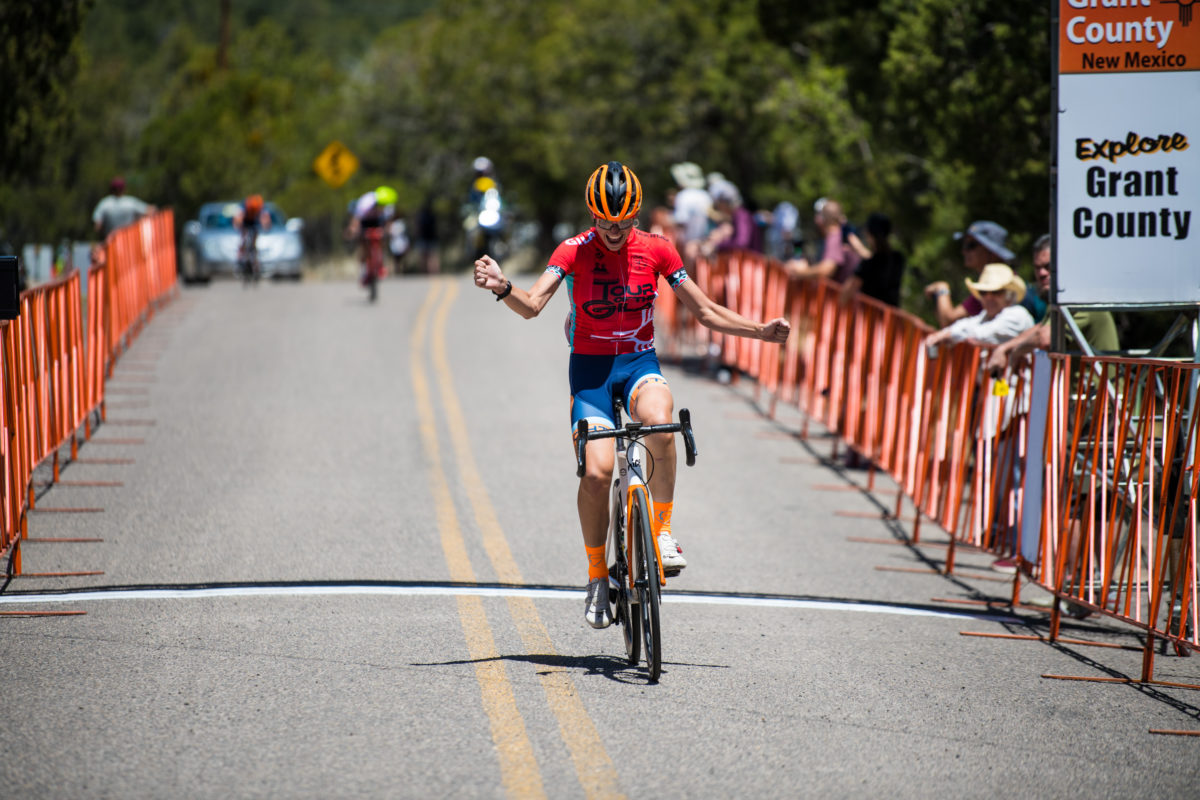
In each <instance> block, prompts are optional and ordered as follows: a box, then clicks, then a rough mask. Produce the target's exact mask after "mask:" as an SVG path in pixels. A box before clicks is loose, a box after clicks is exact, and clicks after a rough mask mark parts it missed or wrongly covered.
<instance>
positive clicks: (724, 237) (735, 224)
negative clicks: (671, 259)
mask: <svg viewBox="0 0 1200 800" xmlns="http://www.w3.org/2000/svg"><path fill="white" fill-rule="evenodd" d="M708 193H709V194H710V195H711V196H712V202H713V211H714V215H713V216H714V217H715V218H716V221H717V226H716V228H714V229H713V230H712V231H711V232H710V233H709V234H708V238H707V239H706V240H705V242H704V246H703V248H702V250H703V251H704V253H705V254H706V255H708V254H711V253H719V252H724V251H727V250H754V251H756V252H762V236H761V234H760V232H759V228H758V221H757V220H755V218H754V214H753V213H751V211H750V209H748V208H746V204H745V203H744V202H742V193H741V192H740V191H739V190H738V188H737V187H736V186H734V185H733V184H732V183H730V182H729V181H727V180H725V179H723V178H722V179H718V180H716V181H713V182H712V183H710V184H709V186H708Z"/></svg>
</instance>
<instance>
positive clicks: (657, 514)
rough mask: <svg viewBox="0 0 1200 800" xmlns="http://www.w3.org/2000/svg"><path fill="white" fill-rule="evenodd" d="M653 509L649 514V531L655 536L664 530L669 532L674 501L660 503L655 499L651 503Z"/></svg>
mask: <svg viewBox="0 0 1200 800" xmlns="http://www.w3.org/2000/svg"><path fill="white" fill-rule="evenodd" d="M653 506H654V511H653V512H652V513H651V514H650V531H651V533H653V534H654V535H655V536H658V535H659V534H660V533H663V532H664V531H665V532H666V533H670V532H671V509H673V508H674V507H675V503H674V502H670V503H660V502H658V501H657V500H655V501H654V503H653Z"/></svg>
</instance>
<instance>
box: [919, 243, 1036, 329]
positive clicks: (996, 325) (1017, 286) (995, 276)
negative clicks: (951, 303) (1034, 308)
mask: <svg viewBox="0 0 1200 800" xmlns="http://www.w3.org/2000/svg"><path fill="white" fill-rule="evenodd" d="M966 284H967V290H968V291H970V292H971V294H972V295H974V296H975V297H977V298H978V299H979V302H980V303H982V304H983V311H981V312H979V313H978V314H976V315H974V316H971V317H963V318H962V319H960V320H958V321H957V322H954V323H952V324H950V325H949V326H947V327H945V328H942V329H941V330H940V331H937V332H936V333H934V334H931V335H930V336H929V337H928V338H927V339H926V340H925V344H926V346H927V347H932V346H934V345H937V344H940V343H941V342H961V341H963V340H967V339H969V340H971V341H973V342H976V343H978V344H982V345H996V344H1000V343H1001V342H1007V341H1008V340H1009V339H1011V338H1013V337H1014V336H1016V335H1017V334H1019V333H1021V332H1022V331H1024V330H1026V329H1028V328H1032V327H1033V317H1031V316H1030V315H1029V312H1028V311H1027V310H1026V309H1025V307H1024V306H1022V305H1020V302H1021V298H1022V297H1024V296H1025V281H1023V280H1021V277H1020V276H1019V275H1017V274H1016V273H1014V272H1013V271H1012V267H1010V266H1008V265H1007V264H1000V263H995V264H988V265H987V266H985V267H984V268H983V271H982V272H981V273H980V274H979V280H977V281H973V280H971V279H970V278H967V280H966Z"/></svg>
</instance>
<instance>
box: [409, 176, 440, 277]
mask: <svg viewBox="0 0 1200 800" xmlns="http://www.w3.org/2000/svg"><path fill="white" fill-rule="evenodd" d="M415 233H416V237H417V253H418V254H419V255H420V257H421V269H422V271H424V272H425V273H426V274H428V275H433V274H435V273H438V272H441V271H442V257H441V253H440V252H439V250H438V248H439V246H440V242H439V241H438V222H437V212H436V211H435V210H434V208H433V195H429V196H427V197H426V198H425V202H424V203H422V204H421V208H420V209H418V210H417V220H416V231H415Z"/></svg>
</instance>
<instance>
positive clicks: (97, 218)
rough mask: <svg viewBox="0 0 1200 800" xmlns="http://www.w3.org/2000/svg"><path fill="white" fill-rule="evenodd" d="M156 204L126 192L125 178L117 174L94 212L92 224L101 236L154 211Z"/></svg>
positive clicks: (105, 235) (104, 236) (103, 236)
mask: <svg viewBox="0 0 1200 800" xmlns="http://www.w3.org/2000/svg"><path fill="white" fill-rule="evenodd" d="M154 210H155V209H154V206H152V205H148V204H147V203H144V202H142V201H141V200H139V199H138V198H136V197H133V196H132V195H127V194H125V179H124V178H122V177H121V176H119V175H118V176H117V177H115V178H113V179H112V181H111V182H110V183H109V184H108V194H107V195H105V196H104V197H103V198H101V200H100V202H99V203H97V204H96V209H95V210H94V211H93V212H92V224H94V225H95V227H96V232H97V233H98V234H100V236H101V238H106V237H107V236H108V235H109V234H110V233H112V232H113V231H115V230H118V229H120V228H124V227H125V226H126V225H130V224H132V223H134V222H137V221H138V220H139V219H141V218H142V217H144V216H146V215H147V214H151V213H153V212H154Z"/></svg>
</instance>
